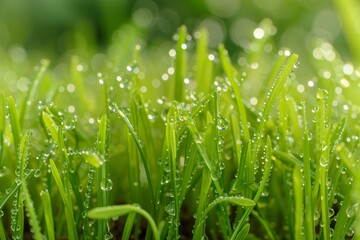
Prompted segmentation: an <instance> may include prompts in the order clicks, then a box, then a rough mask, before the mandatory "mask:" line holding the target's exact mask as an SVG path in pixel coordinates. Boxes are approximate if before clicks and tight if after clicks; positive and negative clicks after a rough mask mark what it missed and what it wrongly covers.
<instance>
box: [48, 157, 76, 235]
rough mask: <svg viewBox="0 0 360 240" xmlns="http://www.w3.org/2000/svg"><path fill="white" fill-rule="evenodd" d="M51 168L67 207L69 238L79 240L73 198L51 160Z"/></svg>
mask: <svg viewBox="0 0 360 240" xmlns="http://www.w3.org/2000/svg"><path fill="white" fill-rule="evenodd" d="M50 167H51V173H52V175H53V177H54V180H55V182H56V185H57V187H58V190H59V193H60V196H61V199H62V201H63V203H64V205H65V216H66V224H67V227H68V237H69V239H71V240H76V239H77V232H76V229H75V225H76V224H75V220H74V213H73V209H72V203H71V196H70V195H69V193H68V192H67V191H65V188H64V184H63V183H62V181H61V178H60V174H59V171H58V170H57V167H56V165H55V163H54V161H53V160H52V159H50Z"/></svg>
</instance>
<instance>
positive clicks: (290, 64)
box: [253, 54, 298, 160]
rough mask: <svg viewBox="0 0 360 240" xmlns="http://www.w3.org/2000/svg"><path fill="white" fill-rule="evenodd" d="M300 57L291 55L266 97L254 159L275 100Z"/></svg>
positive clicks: (257, 134)
mask: <svg viewBox="0 0 360 240" xmlns="http://www.w3.org/2000/svg"><path fill="white" fill-rule="evenodd" d="M297 59H298V55H296V54H293V55H291V56H290V58H289V60H288V61H287V62H286V64H285V65H284V68H283V69H282V71H281V72H280V73H279V76H278V78H277V79H274V81H273V85H272V88H271V89H270V92H269V94H268V98H267V99H266V101H265V103H264V107H263V110H262V112H261V114H260V117H261V118H260V123H259V126H258V128H257V132H256V136H255V143H254V155H253V158H254V160H255V159H256V158H257V157H258V156H257V155H258V152H259V150H260V143H261V140H262V139H263V132H264V128H265V123H266V121H268V118H269V116H270V111H271V109H272V107H273V105H274V103H275V100H276V99H277V97H278V96H279V94H280V92H281V90H282V88H283V86H284V84H285V82H286V80H287V79H288V77H289V76H290V74H291V72H292V71H293V68H294V66H295V64H296V61H297Z"/></svg>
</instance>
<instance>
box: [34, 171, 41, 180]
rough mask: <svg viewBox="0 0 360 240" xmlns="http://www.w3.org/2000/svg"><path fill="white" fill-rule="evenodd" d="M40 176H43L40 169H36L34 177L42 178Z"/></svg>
mask: <svg viewBox="0 0 360 240" xmlns="http://www.w3.org/2000/svg"><path fill="white" fill-rule="evenodd" d="M40 175H41V171H40V169H36V171H35V172H34V177H36V178H38V177H40Z"/></svg>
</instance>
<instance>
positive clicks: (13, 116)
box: [8, 96, 21, 153]
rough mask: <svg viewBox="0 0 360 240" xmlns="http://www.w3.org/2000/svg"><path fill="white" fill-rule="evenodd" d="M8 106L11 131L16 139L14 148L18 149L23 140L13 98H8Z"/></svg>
mask: <svg viewBox="0 0 360 240" xmlns="http://www.w3.org/2000/svg"><path fill="white" fill-rule="evenodd" d="M8 104H9V114H10V123H11V131H12V135H13V138H14V146H15V148H17V147H18V146H19V144H20V139H21V127H20V122H19V117H18V113H17V111H16V107H15V102H14V99H13V97H11V96H10V97H8ZM15 152H16V153H17V149H15Z"/></svg>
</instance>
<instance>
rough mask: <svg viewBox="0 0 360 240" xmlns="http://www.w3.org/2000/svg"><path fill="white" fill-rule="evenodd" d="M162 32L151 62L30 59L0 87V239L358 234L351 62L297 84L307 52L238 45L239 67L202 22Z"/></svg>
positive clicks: (143, 54) (146, 57)
mask: <svg viewBox="0 0 360 240" xmlns="http://www.w3.org/2000/svg"><path fill="white" fill-rule="evenodd" d="M344 18H346V16H344ZM345 20H346V19H345ZM345 24H350V23H349V22H345ZM259 27H261V28H262V29H263V30H264V37H261V38H259V39H256V38H254V39H253V40H252V41H253V43H252V44H254V46H258V47H260V48H262V47H264V46H265V45H266V44H271V42H272V36H271V34H270V33H269V29H271V27H272V26H271V23H270V22H269V21H263V22H262V23H261V24H260V25H259ZM175 39H176V41H177V42H176V43H173V47H174V49H171V48H170V47H169V49H166V50H163V49H161V50H159V51H163V53H164V55H163V59H154V58H153V56H152V55H151V54H150V53H148V52H147V51H148V50H146V49H145V50H141V49H140V48H139V46H138V45H137V44H134V51H133V55H134V58H133V60H132V61H131V62H130V63H128V62H126V63H124V62H121V61H120V62H118V61H119V60H118V59H116V61H115V60H111V59H110V57H109V58H108V60H106V61H107V62H105V63H104V64H103V65H101V67H99V68H97V69H93V68H92V67H91V66H90V65H91V63H89V62H90V58H89V57H86V56H82V55H81V54H80V55H71V56H70V57H69V59H68V60H66V61H65V62H63V63H61V64H60V65H56V63H54V65H55V66H54V65H52V64H51V63H49V61H47V60H43V61H41V63H40V66H39V67H37V71H36V72H35V73H34V78H33V80H31V82H30V83H29V86H28V88H27V90H26V91H25V92H22V93H19V92H15V93H9V92H4V93H3V95H2V96H1V98H0V110H1V112H0V166H1V169H0V170H1V173H0V174H1V175H0V178H1V182H0V208H1V211H0V223H1V224H0V238H1V239H5V238H10V237H12V238H14V239H23V238H30V237H32V238H34V239H43V238H44V237H46V238H48V239H59V238H67V239H95V238H97V239H102V238H106V239H112V238H114V239H120V238H122V239H129V238H138V239H178V238H181V237H183V238H186V239H188V238H193V239H202V238H204V237H205V236H207V237H208V238H209V239H234V240H235V239H325V240H326V239H336V240H338V239H352V238H353V239H357V238H359V237H360V228H359V227H358V225H359V224H358V223H359V221H360V214H359V210H358V204H359V187H360V178H359V174H357V172H358V170H359V161H358V159H359V157H360V152H359V137H358V136H359V133H360V125H359V120H358V119H359V117H358V115H359V114H360V111H359V109H360V106H359V105H358V103H359V102H358V101H356V93H357V90H356V89H357V88H355V90H353V91H348V89H347V87H346V85H347V82H346V81H350V82H351V84H359V78H360V76H359V74H358V72H357V71H354V73H352V75H351V76H349V80H347V79H346V78H347V76H346V74H344V73H339V72H338V73H337V75H336V76H335V77H333V78H330V79H325V78H321V77H320V76H318V77H319V78H318V81H317V82H315V83H312V84H314V85H315V86H310V85H311V84H310V83H309V87H308V86H307V83H306V82H305V80H304V79H300V78H299V79H298V78H297V73H298V71H299V72H300V73H301V74H299V75H302V73H303V72H301V71H302V70H301V65H300V66H299V62H298V61H299V58H300V62H301V60H302V55H305V57H309V55H308V53H296V54H295V53H293V54H291V53H290V52H289V51H288V50H280V51H279V52H277V50H276V49H273V51H271V52H265V51H259V50H258V49H259V48H254V49H253V50H248V51H247V52H246V53H244V54H243V56H245V57H246V59H247V60H248V63H249V64H247V65H241V66H240V65H238V64H237V63H236V61H234V60H232V59H231V57H232V56H231V54H229V53H228V52H227V50H226V48H225V46H224V45H223V44H220V45H219V47H218V49H209V48H208V43H207V42H208V35H207V32H206V31H205V30H201V31H200V32H198V33H197V34H195V38H194V39H192V38H191V37H190V35H189V34H188V33H187V30H186V28H185V27H180V28H179V31H178V33H177V34H176V37H175ZM320 44H321V43H320ZM317 47H319V46H317ZM352 47H353V48H356V46H353V45H352ZM169 51H170V52H171V54H170V56H168V55H167V54H166V53H167V52H169ZM174 52H175V53H176V54H174ZM354 54H356V52H354ZM264 59H266V67H267V69H268V70H264V71H262V67H264V69H266V67H265V66H264V65H262V64H263V62H262V61H263V60H264ZM311 59H312V61H313V62H314V69H315V70H314V72H315V74H320V72H323V71H329V72H331V71H333V69H334V65H335V64H338V65H337V69H342V67H343V65H344V62H343V60H342V59H341V57H340V56H339V55H338V54H337V55H336V57H335V60H334V61H332V62H329V61H325V60H323V59H315V58H314V59H313V58H311ZM251 63H258V64H259V66H258V67H256V68H254V67H253V66H252V64H251ZM89 64H90V65H89ZM127 64H128V65H127ZM64 66H65V67H64ZM59 68H62V69H63V70H62V72H61V74H60V75H62V76H60V75H59V72H58V71H59V70H58V69H59ZM64 69H65V70H64ZM304 72H306V73H307V74H309V72H310V73H311V74H313V72H312V71H305V70H304ZM61 79H65V80H61ZM344 79H345V80H344ZM300 83H301V84H303V85H301V86H303V87H304V85H305V86H306V87H305V91H302V90H301V86H300V85H299V84H300ZM344 84H345V85H344ZM299 86H300V91H299ZM339 92H340V93H339ZM27 229H30V230H27Z"/></svg>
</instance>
